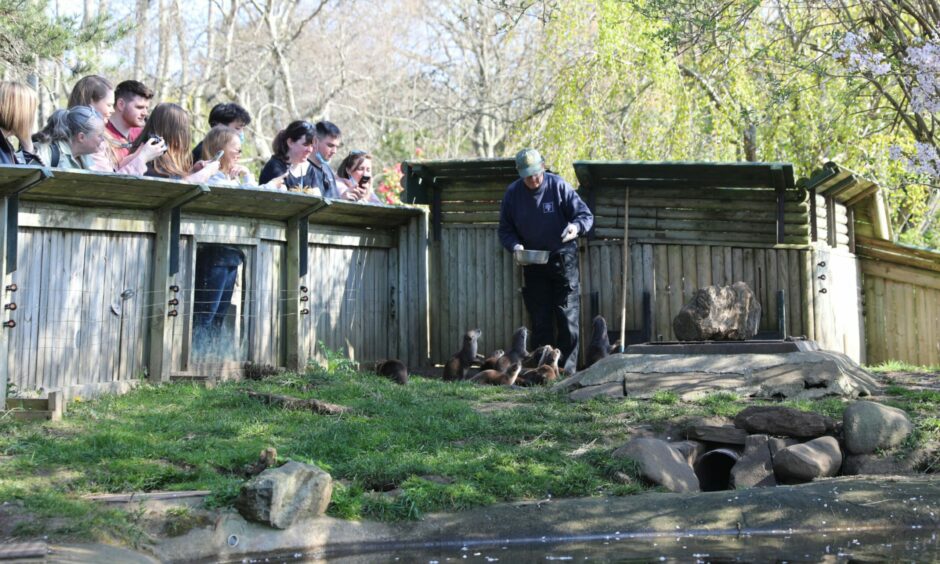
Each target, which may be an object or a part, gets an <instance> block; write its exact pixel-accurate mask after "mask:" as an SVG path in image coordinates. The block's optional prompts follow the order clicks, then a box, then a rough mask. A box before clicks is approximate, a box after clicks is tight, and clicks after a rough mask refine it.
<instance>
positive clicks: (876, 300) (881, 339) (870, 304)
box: [865, 276, 887, 364]
mask: <svg viewBox="0 0 940 564" xmlns="http://www.w3.org/2000/svg"><path fill="white" fill-rule="evenodd" d="M886 331H887V324H886V320H885V280H884V278H878V277H877V276H865V337H866V342H867V344H866V348H867V352H868V362H869V363H871V364H880V363H882V362H884V361H885V360H887V346H886V345H887V333H886Z"/></svg>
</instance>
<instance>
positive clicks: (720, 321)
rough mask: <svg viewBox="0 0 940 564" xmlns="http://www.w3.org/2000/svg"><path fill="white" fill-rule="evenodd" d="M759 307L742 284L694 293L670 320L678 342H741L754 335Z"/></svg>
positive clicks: (712, 287) (710, 287) (757, 322)
mask: <svg viewBox="0 0 940 564" xmlns="http://www.w3.org/2000/svg"><path fill="white" fill-rule="evenodd" d="M760 311H761V310H760V304H759V303H757V299H756V298H755V297H754V292H752V291H751V289H750V288H748V287H747V284H745V283H744V282H735V283H734V284H732V285H731V286H708V287H706V288H701V289H699V290H696V292H695V295H694V296H692V300H691V301H689V303H687V304H685V305H684V306H682V309H681V310H679V315H677V316H676V317H675V319H673V320H672V328H673V330H674V331H675V333H676V338H678V339H679V340H680V341H743V340H745V339H750V338H751V337H753V336H754V335H756V334H757V329H758V327H759V325H760Z"/></svg>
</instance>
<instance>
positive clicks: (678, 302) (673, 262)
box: [663, 245, 684, 341]
mask: <svg viewBox="0 0 940 564" xmlns="http://www.w3.org/2000/svg"><path fill="white" fill-rule="evenodd" d="M667 264H668V273H669V278H668V286H667V287H668V292H669V302H668V304H669V309H668V314H667V315H666V320H667V322H666V323H667V324H668V325H667V328H668V331H664V332H663V335H664V336H666V339H667V340H669V341H673V340H675V334H674V333H673V330H672V319H673V318H674V317H675V316H676V315H678V314H679V310H681V309H682V305H683V303H684V301H683V296H682V290H683V288H682V247H680V246H678V245H668V246H667Z"/></svg>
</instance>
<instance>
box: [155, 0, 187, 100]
mask: <svg viewBox="0 0 940 564" xmlns="http://www.w3.org/2000/svg"><path fill="white" fill-rule="evenodd" d="M158 9H159V10H160V14H159V15H160V23H159V29H158V33H159V34H160V55H159V57H160V59H159V60H158V61H157V76H156V83H157V99H158V100H160V101H163V100H166V98H167V91H168V90H169V88H170V77H169V70H168V69H169V64H170V43H171V40H170V24H169V20H170V18H169V14H168V12H169V10H168V9H167V0H160V2H159V7H158ZM184 64H185V63H184Z"/></svg>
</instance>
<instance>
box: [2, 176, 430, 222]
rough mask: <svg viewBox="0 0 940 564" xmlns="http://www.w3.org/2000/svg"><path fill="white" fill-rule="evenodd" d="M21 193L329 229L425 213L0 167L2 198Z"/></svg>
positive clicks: (27, 197)
mask: <svg viewBox="0 0 940 564" xmlns="http://www.w3.org/2000/svg"><path fill="white" fill-rule="evenodd" d="M17 192H21V196H20V198H21V199H22V200H24V201H32V202H48V203H56V204H68V205H74V206H80V207H112V208H113V207H117V208H122V209H132V210H134V209H137V210H157V209H161V208H164V207H168V206H170V207H172V206H173V205H178V204H182V211H183V212H184V213H185V212H194V213H205V214H214V215H225V216H235V217H250V218H256V219H267V220H275V221H285V220H287V219H290V218H292V217H295V216H298V215H304V214H306V213H310V212H311V211H314V213H315V214H316V217H315V220H314V221H315V222H316V223H320V224H325V225H341V226H374V227H382V228H387V227H395V226H399V225H403V224H406V223H408V222H409V221H410V220H411V219H412V218H413V217H415V216H416V215H421V214H422V213H424V212H423V210H421V209H420V208H416V207H413V206H389V205H375V204H364V203H359V202H347V201H344V200H328V199H325V198H321V197H318V196H312V195H309V194H301V193H297V192H282V191H279V190H268V189H264V188H258V187H232V186H205V185H196V184H191V183H188V182H183V181H178V180H164V179H158V178H149V177H137V176H125V175H119V174H106V173H99V172H91V171H84V170H58V169H46V168H41V167H36V166H0V196H5V195H8V194H11V193H17Z"/></svg>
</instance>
